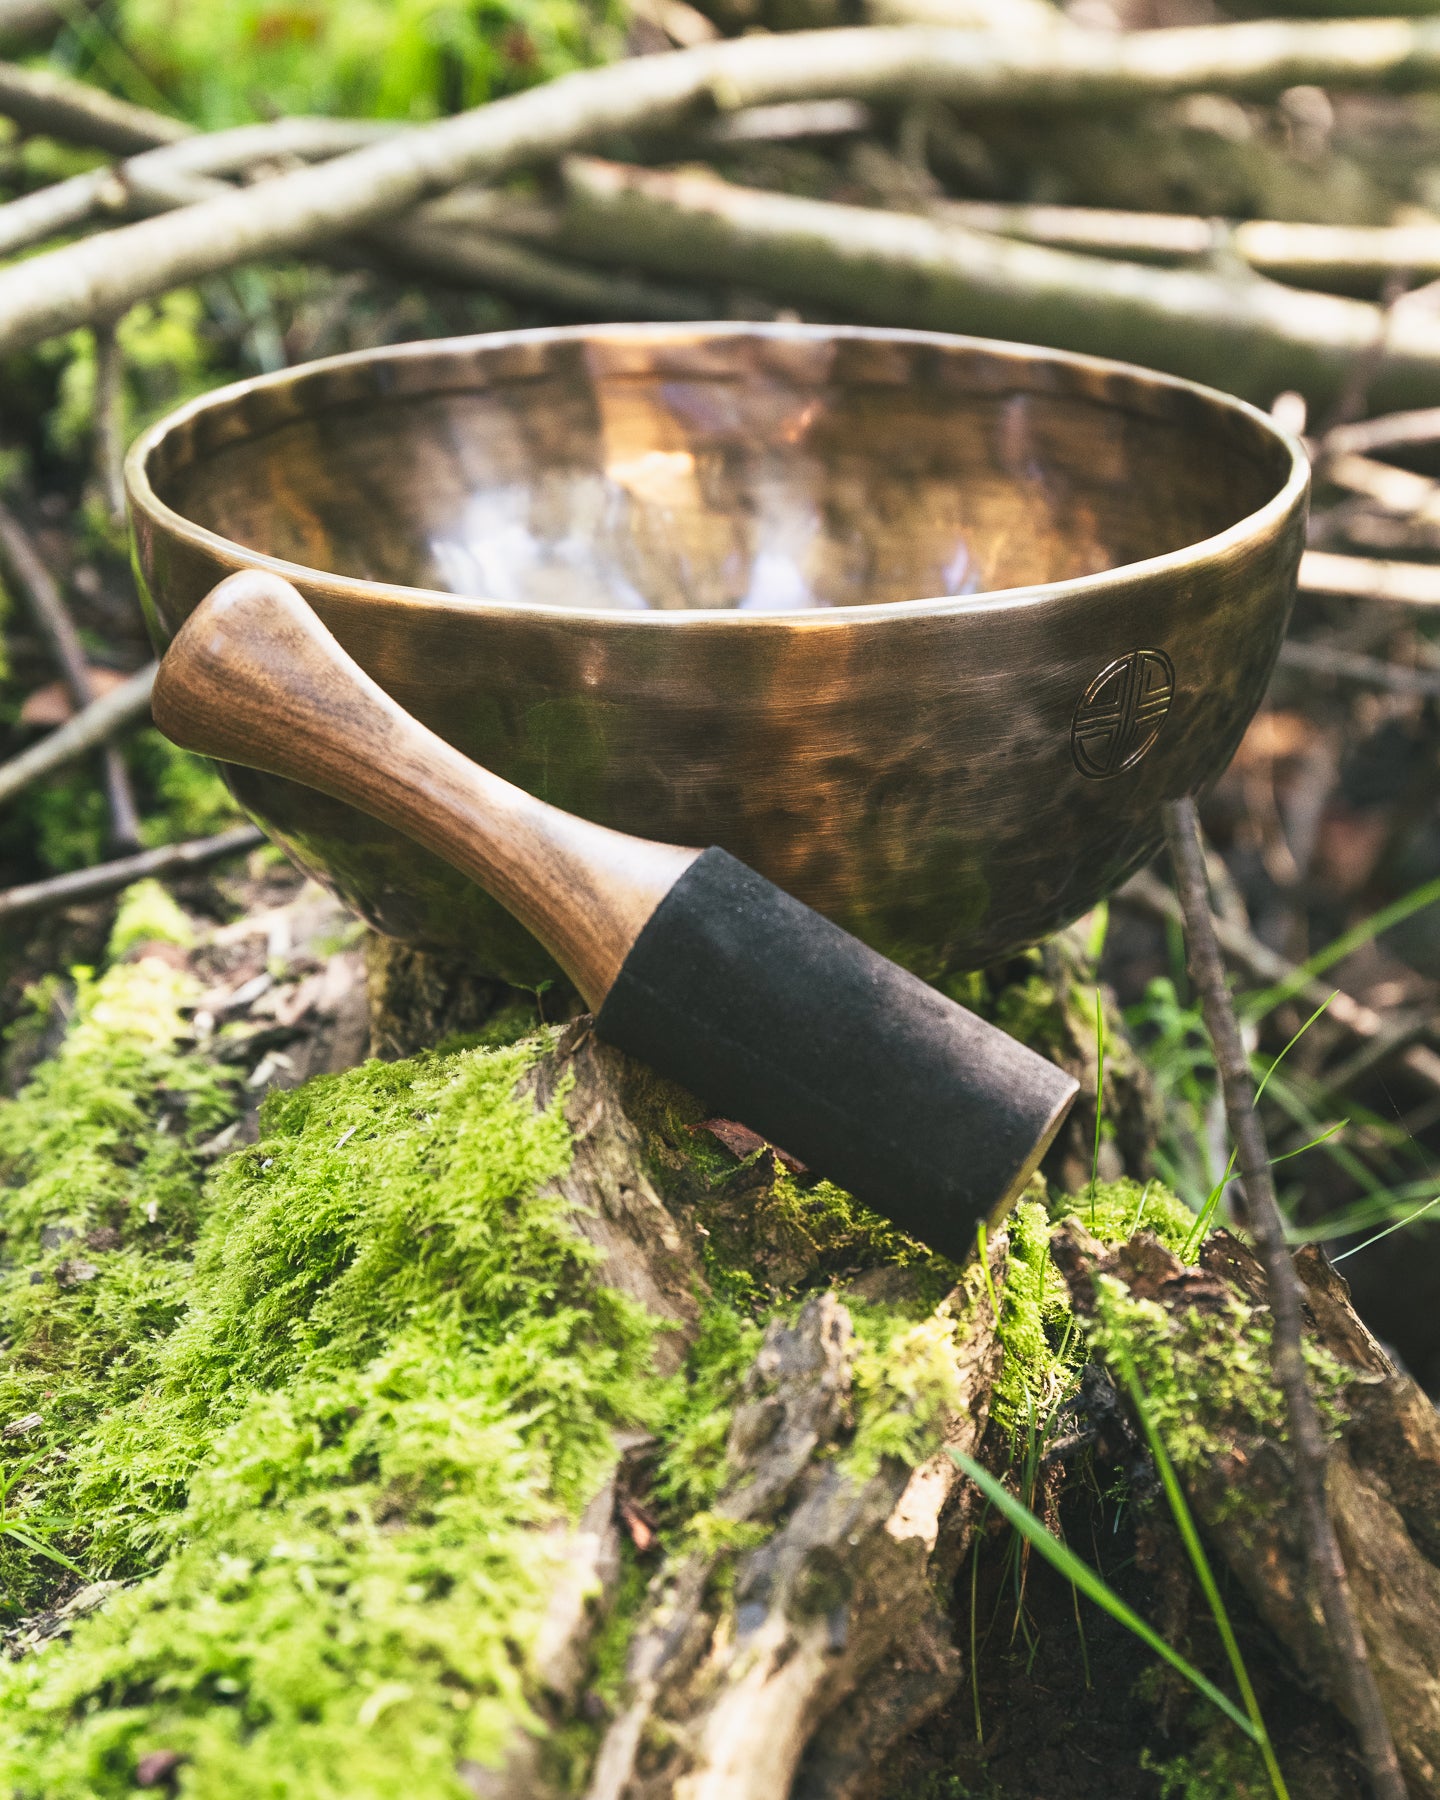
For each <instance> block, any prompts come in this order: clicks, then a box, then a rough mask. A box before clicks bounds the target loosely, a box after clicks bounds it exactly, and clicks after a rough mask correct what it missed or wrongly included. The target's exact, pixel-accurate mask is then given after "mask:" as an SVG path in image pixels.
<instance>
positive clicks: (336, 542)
mask: <svg viewBox="0 0 1440 1800" xmlns="http://www.w3.org/2000/svg"><path fill="white" fill-rule="evenodd" d="M126 480H127V484H128V490H129V498H130V508H131V520H132V529H133V538H134V549H135V559H136V567H137V572H138V576H139V580H140V584H141V588H142V593H143V597H144V600H145V604H146V607H147V610H148V615H149V618H150V622H151V627H152V630H153V632H154V635H155V637H156V641H157V644H161V645H163V644H164V643H165V642H167V641H168V638H169V636H170V635H171V634H172V633H173V632H174V631H175V629H176V628H177V627H178V626H179V624H180V623H181V621H182V620H183V619H184V618H185V617H186V616H187V615H188V613H189V612H190V611H191V609H192V608H193V607H194V606H195V605H196V604H197V603H198V601H199V600H200V599H201V598H202V597H203V595H204V594H205V593H206V592H207V591H208V590H209V589H210V588H211V587H212V586H213V585H214V584H215V583H216V582H217V581H218V580H220V579H221V578H222V577H223V576H225V575H227V574H229V573H231V572H232V571H234V570H236V569H240V568H263V569H272V570H275V571H277V572H278V573H280V574H282V575H284V576H285V577H286V578H287V579H289V580H290V581H291V582H293V583H294V584H295V586H296V587H298V588H299V589H300V590H301V592H302V593H303V594H304V595H305V596H306V598H307V599H308V600H309V601H310V602H311V604H312V605H313V606H314V607H315V609H316V611H317V612H318V613H319V614H320V615H321V617H322V618H323V619H324V621H325V623H326V624H327V625H328V626H329V627H330V629H331V630H332V631H333V632H334V633H335V635H336V636H337V637H338V638H339V640H340V642H341V643H342V644H343V645H344V646H345V648H346V649H347V650H348V651H350V653H351V654H352V655H353V656H354V657H355V658H356V660H357V661H358V662H359V663H360V664H361V665H362V666H363V667H364V668H365V669H366V670H367V671H368V672H369V673H370V674H371V675H372V676H373V677H374V678H375V679H376V680H377V681H378V682H379V683H380V684H381V686H382V687H384V688H386V689H388V691H389V692H390V693H391V694H392V695H394V697H395V698H396V699H397V700H398V701H399V702H400V703H401V704H402V705H403V706H404V707H406V708H407V709H408V710H409V711H410V712H412V713H414V714H415V715H416V716H417V717H418V718H419V719H421V720H422V721H423V722H424V723H425V724H427V725H429V726H431V727H432V728H433V729H434V730H435V731H437V732H438V733H439V734H440V735H441V736H442V737H444V738H447V739H448V740H449V741H450V742H451V743H452V744H454V745H455V746H456V747H457V748H458V749H460V750H462V751H464V752H465V754H466V755H468V756H471V757H473V758H475V759H476V760H477V761H478V762H481V763H483V764H485V765H486V767H488V768H490V769H493V770H494V771H496V773H498V774H500V775H503V776H505V777H507V778H508V779H509V780H510V781H513V782H516V783H518V784H519V785H520V786H521V787H524V788H526V789H528V790H529V791H531V792H532V793H535V794H538V795H540V796H541V797H542V798H544V799H546V800H549V801H552V802H554V803H555V804H556V805H559V806H562V807H566V808H568V809H569V810H571V811H573V812H576V813H579V814H581V815H583V816H584V817H585V818H588V819H594V820H597V821H600V822H601V823H603V824H607V825H612V826H616V827H618V828H619V829H621V830H623V831H628V832H633V833H636V834H638V835H641V836H645V837H652V838H661V839H666V840H669V841H672V842H675V843H680V844H692V845H699V846H704V845H708V844H719V845H721V846H722V847H723V848H724V849H726V850H729V851H731V852H732V853H733V854H734V855H736V856H738V857H740V858H742V859H743V860H744V861H745V862H747V863H749V864H751V865H752V866H753V867H754V868H756V869H758V870H759V871H760V872H761V873H762V874H764V875H766V876H768V877H769V878H770V879H771V880H772V881H774V882H776V883H778V884H779V885H780V886H781V887H783V888H786V889H787V890H788V891H789V892H790V893H792V894H794V895H796V896H797V897H798V898H800V899H801V900H804V901H807V902H808V903H809V904H810V905H812V906H814V907H816V908H818V910H819V911H821V912H823V913H826V914H828V915H829V916H830V917H831V918H832V919H834V920H836V921H838V922H839V923H840V924H841V925H843V926H845V927H847V928H848V929H849V930H851V931H853V932H854V933H856V934H857V935H858V936H859V937H861V938H863V939H865V940H866V941H868V942H869V943H871V944H872V945H874V946H876V947H877V948H878V949H880V950H882V951H884V952H885V953H886V954H888V955H890V956H893V957H895V958H896V959H897V960H898V961H900V962H902V963H905V964H907V965H908V966H909V967H911V968H913V969H915V970H917V971H918V972H920V973H921V974H924V975H928V976H932V977H933V976H935V975H938V974H940V973H942V972H944V971H946V970H948V969H953V968H960V967H977V966H979V965H981V964H984V963H986V962H989V961H992V960H994V959H996V958H998V957H1000V956H1003V955H1004V954H1006V953H1008V952H1010V951H1011V950H1014V949H1016V948H1018V947H1020V946H1022V945H1026V944H1030V943H1033V942H1035V941H1036V940H1038V939H1040V938H1042V937H1044V936H1045V935H1046V934H1048V933H1049V932H1051V931H1053V930H1055V929H1057V928H1058V927H1060V926H1061V925H1063V924H1065V923H1066V922H1068V921H1069V920H1071V919H1073V918H1075V917H1076V916H1077V915H1079V914H1080V913H1082V912H1083V911H1085V910H1086V909H1087V908H1088V907H1090V906H1091V905H1093V904H1094V903H1095V901H1096V900H1098V899H1099V898H1100V897H1101V896H1103V895H1104V894H1106V893H1108V892H1110V890H1111V889H1113V888H1114V887H1115V886H1116V885H1117V884H1118V883H1120V882H1121V881H1123V880H1124V879H1125V877H1126V876H1127V875H1129V874H1130V873H1131V872H1132V871H1133V870H1134V869H1136V868H1137V867H1139V866H1140V865H1141V864H1143V863H1144V862H1145V861H1146V860H1147V859H1148V858H1149V857H1150V856H1151V855H1153V853H1154V851H1155V850H1156V848H1157V846H1158V844H1159V841H1160V835H1161V827H1160V806H1161V802H1162V801H1163V800H1165V799H1167V798H1171V797H1173V796H1176V795H1179V794H1181V793H1185V792H1191V791H1194V790H1195V789H1197V788H1198V787H1201V786H1203V784H1205V783H1206V782H1207V781H1209V780H1211V779H1212V778H1213V777H1214V776H1216V775H1217V774H1218V773H1219V772H1220V770H1222V769H1223V768H1224V766H1225V764H1226V763H1227V762H1228V761H1229V759H1230V757H1231V755H1232V754H1233V752H1234V750H1235V748H1236V745H1237V744H1238V743H1239V740H1240V737H1241V734H1242V733H1243V731H1244V729H1245V726H1246V724H1247V722H1248V721H1249V719H1250V717H1251V714H1252V713H1253V712H1254V710H1255V708H1256V706H1257V705H1258V704H1259V702H1260V699H1261V697H1262V695H1263V694H1264V692H1265V687H1266V683H1267V681H1268V679H1269V676H1270V672H1271V668H1272V666H1273V663H1274V660H1275V657H1276V655H1277V653H1278V650H1279V646H1280V642H1281V639H1282V638H1283V636H1284V632H1285V627H1286V622H1287V618H1288V615H1289V610H1290V606H1291V602H1292V597H1293V593H1294V586H1295V574H1296V569H1297V565H1298V561H1299V556H1300V551H1301V545H1302V539H1303V531H1304V514H1305V503H1306V494H1307V485H1308V472H1307V465H1306V463H1305V459H1304V455H1303V452H1302V451H1301V449H1300V447H1299V446H1298V445H1297V444H1296V442H1295V441H1294V440H1293V439H1292V438H1290V437H1288V436H1286V435H1285V434H1284V433H1283V432H1281V431H1280V430H1278V429H1277V428H1276V426H1275V425H1274V424H1273V423H1272V422H1271V421H1270V420H1269V419H1268V418H1266V416H1265V415H1264V414H1263V413H1260V412H1257V411H1256V410H1254V409H1253V408H1251V407H1249V406H1246V405H1244V404H1243V403H1242V402H1240V401H1238V400H1234V399H1231V398H1229V397H1227V396H1225V395H1222V394H1219V393H1215V392H1212V391H1210V390H1208V389H1205V388H1201V387H1197V386H1194V385H1192V384H1190V383H1188V382H1184V381H1178V380H1174V379H1171V378H1170V377H1167V376H1163V375H1157V374H1151V373H1148V372H1146V371H1142V370H1138V369H1133V368H1127V367H1125V366H1123V365H1121V364H1117V363H1112V362H1103V361H1098V360H1096V359H1093V358H1089V357H1082V356H1072V355H1066V354H1061V353H1059V352H1056V351H1051V350H1038V349H1030V348H1024V347H1019V346H1014V345H1006V344H997V343H992V342H987V341H983V340H976V339H967V338H958V337H946V336H941V335H938V334H933V333H928V332H911V331H881V330H862V329H846V328H841V327H832V326H806V325H785V324H776V325H754V324H738V325H701V326H693V325H685V326H643V327H629V326H606V327H586V328H577V329H564V330H541V331H520V332H509V333H505V334H501V335H494V336H484V337H472V338H459V339H453V340H449V341H445V342H431V343H421V344H408V345H401V346H398V347H390V348H383V349H377V350H370V351H364V352H361V353H359V354H355V355H348V356H339V357H333V358H330V359H328V360H326V361H323V362H316V363H311V364H308V365H306V366H304V367H300V368H296V369H289V370H284V371H282V372H280V373H278V374H274V375H267V376H262V377H260V378H259V379H256V380H252V381H245V382H241V383H239V384H237V385H236V386H233V387H228V388H224V389H222V390H220V391H219V392H217V393H212V394H208V395H206V396H205V397H203V398H202V399H199V400H196V401H194V402H192V403H191V404H190V405H188V406H185V407H183V408H181V409H180V411H178V412H176V413H174V414H172V415H171V416H170V417H169V418H168V419H166V420H164V421H163V422H162V423H160V424H159V425H157V426H155V427H154V428H153V429H152V430H150V431H149V432H147V433H146V434H145V435H144V436H143V437H142V438H140V439H139V441H138V442H137V444H136V445H135V447H134V449H133V450H132V452H131V454H130V457H129V459H128V462H127V466H126ZM225 774H226V778H227V780H228V781H229V783H230V786H231V788H232V790H233V792H234V794H235V796H236V798H237V799H238V800H239V801H240V803H241V804H242V805H243V806H244V807H245V809H246V810H247V811H248V812H249V813H250V814H251V815H252V816H253V817H254V818H255V819H256V820H258V821H259V823H260V824H261V825H262V826H263V827H264V828H265V830H266V831H267V832H268V833H269V834H270V835H271V837H272V838H274V839H275V840H276V841H277V842H278V843H280V844H281V845H283V846H284V848H285V849H286V850H287V851H288V852H289V853H290V854H291V855H292V856H293V857H294V858H295V860H296V861H297V862H299V863H300V864H301V865H302V866H303V867H305V868H307V869H309V870H311V871H312V872H313V873H314V874H315V875H317V876H318V877H319V878H320V879H321V880H322V881H323V882H325V883H326V884H327V885H328V886H329V887H330V888H332V889H333V890H334V891H335V892H336V893H338V894H339V895H340V896H342V897H343V898H344V899H345V900H347V901H348V902H349V903H350V904H351V905H353V906H354V907H355V908H357V909H358V910H359V912H361V913H362V914H363V915H364V916H365V917H366V918H367V919H368V920H370V921H371V923H372V924H374V925H376V926H377V927H378V928H379V929H380V930H381V931H383V932H387V933H389V934H391V935H392V936H395V937H399V938H403V939H409V940H411V941H413V942H417V943H421V944H427V945H431V946H445V947H454V948H459V949H464V950H466V951H468V952H470V953H471V954H472V955H473V956H474V957H475V958H476V959H477V960H478V961H480V962H481V963H482V964H483V965H485V966H487V967H489V968H491V969H493V970H494V971H496V972H497V973H500V974H503V975H506V976H508V977H509V978H510V979H512V980H518V981H526V982H535V981H538V980H541V979H544V978H545V977H546V975H547V974H548V973H549V972H550V966H549V963H548V960H547V958H546V957H545V956H544V954H543V953H542V952H541V951H540V949H539V947H538V945H536V944H535V943H534V942H533V941H532V940H531V939H530V938H529V937H528V936H527V935H526V934H525V933H524V932H523V931H522V930H521V929H520V927H519V926H517V925H516V924H515V923H514V922H513V921H512V920H510V919H509V917H508V916H507V915H506V914H504V913H503V912H502V911H501V910H500V909H499V907H498V906H497V905H496V904H495V903H494V902H492V901H490V900H488V899H487V898H486V897H485V896H484V895H483V894H481V893H480V892H479V891H478V890H477V889H474V888H472V887H469V886H467V885H466V884H465V883H464V882H463V881H462V880H461V879H460V878H459V877H458V876H456V875H454V874H453V873H451V872H450V871H449V870H448V869H447V868H445V867H444V866H443V865H442V864H440V863H439V862H438V861H435V860H434V859H432V858H431V857H430V856H428V855H427V854H425V853H423V852H421V851H420V850H417V849H416V848H415V847H414V846H413V845H411V844H410V843H408V842H407V841H406V840H404V839H403V838H400V837H398V836H396V835H395V834H394V833H392V832H390V831H389V830H387V829H385V828H384V827H382V826H380V825H378V824H376V823H374V822H373V821H371V820H369V819H367V818H365V817H363V816H362V815H361V814H359V813H357V812H354V811H352V810H351V809H349V808H348V807H346V806H344V805H341V804H340V803H339V802H336V801H333V800H330V799H328V798H326V797H325V796H324V795H321V794H318V793H316V792H314V791H312V790H310V789H307V788H304V787H301V786H298V785H296V784H293V783H291V782H288V781H283V780H280V779H278V778H276V777H272V776H267V775H262V774H256V773H254V772H253V771H250V770H246V769H239V768H231V769H227V770H226V771H225Z"/></svg>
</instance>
